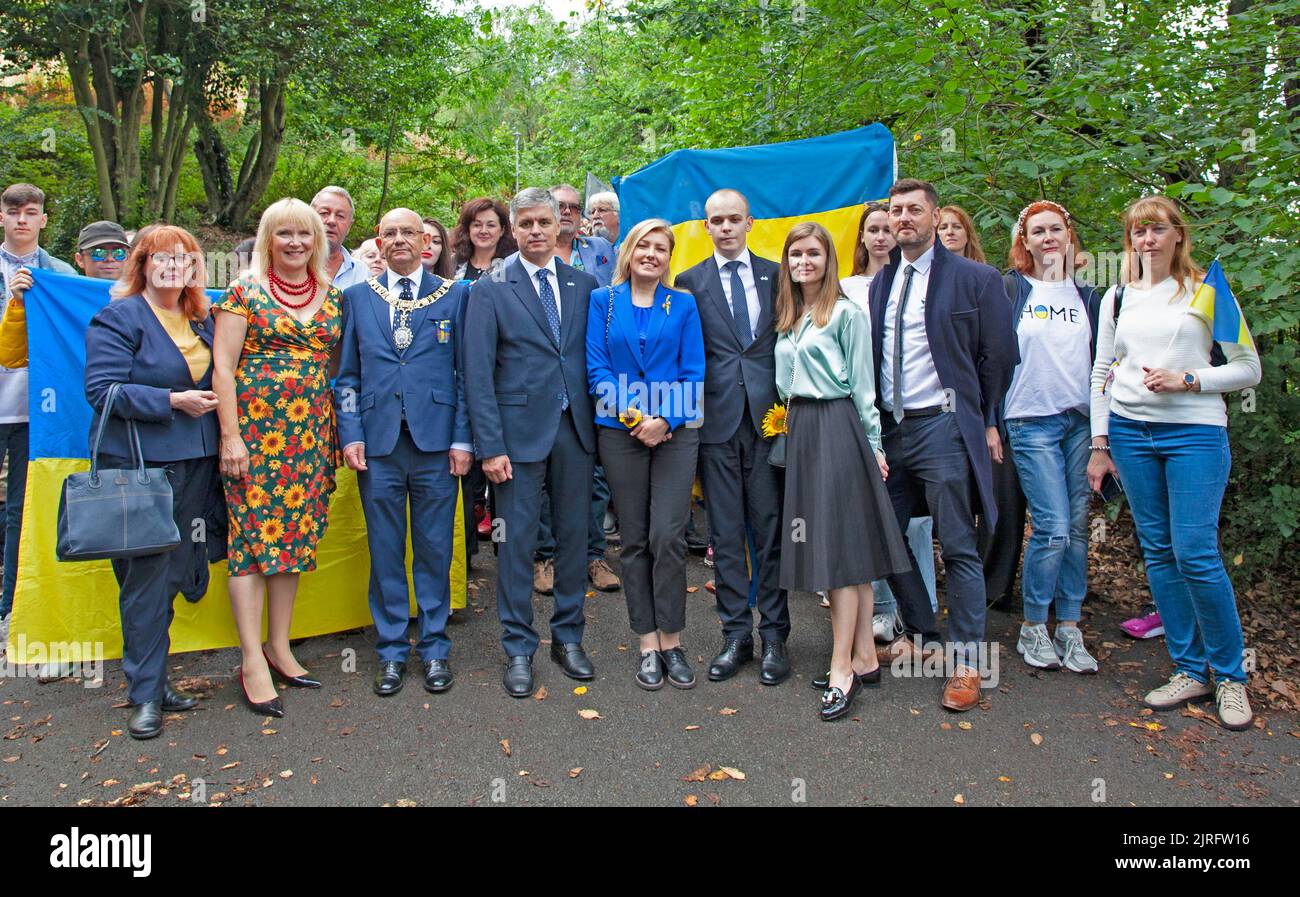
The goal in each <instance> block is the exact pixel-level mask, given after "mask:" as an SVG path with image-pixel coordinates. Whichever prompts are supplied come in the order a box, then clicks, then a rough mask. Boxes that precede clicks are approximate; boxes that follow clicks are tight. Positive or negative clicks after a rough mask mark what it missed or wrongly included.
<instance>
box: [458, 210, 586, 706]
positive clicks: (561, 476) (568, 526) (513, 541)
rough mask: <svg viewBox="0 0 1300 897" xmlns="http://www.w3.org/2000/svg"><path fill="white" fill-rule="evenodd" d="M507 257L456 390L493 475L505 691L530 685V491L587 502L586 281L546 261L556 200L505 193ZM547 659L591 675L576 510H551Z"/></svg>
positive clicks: (478, 313) (489, 284)
mask: <svg viewBox="0 0 1300 897" xmlns="http://www.w3.org/2000/svg"><path fill="white" fill-rule="evenodd" d="M510 225H511V228H512V229H513V232H514V237H515V239H516V241H518V243H519V257H518V258H517V259H515V260H514V261H512V262H510V263H509V264H508V265H505V266H504V267H503V269H502V272H501V275H500V276H499V277H498V276H493V277H482V278H480V279H479V280H478V281H477V282H476V283H475V284H474V287H473V290H472V291H471V293H470V299H469V308H468V310H467V312H466V317H465V359H466V378H467V379H466V396H467V398H468V400H469V415H470V427H471V429H472V431H473V434H474V447H475V451H476V453H477V456H478V457H479V458H480V459H481V460H482V462H483V473H484V474H485V475H486V476H487V478H488V480H489V481H491V483H492V484H493V490H494V493H495V496H496V511H497V516H498V520H497V521H495V523H494V526H496V527H497V528H498V531H499V532H500V533H501V541H500V550H499V552H498V555H497V612H498V613H499V614H500V617H501V625H502V636H501V643H502V647H503V648H504V649H505V652H506V657H507V663H506V670H505V677H504V679H503V682H502V684H503V686H504V687H505V690H506V693H507V694H509V695H510V696H511V697H516V698H526V697H528V696H529V695H530V694H532V692H533V683H534V678H533V664H532V661H533V653H534V652H535V651H536V650H537V646H538V644H539V641H540V640H539V638H538V635H537V632H536V631H535V630H534V629H533V625H532V623H533V602H532V595H533V575H532V573H533V565H532V555H533V548H534V546H536V544H537V538H538V517H539V515H540V513H541V504H542V489H543V486H544V484H546V483H548V482H549V484H550V488H551V490H552V491H551V495H552V499H553V501H554V503H555V506H556V507H557V508H575V507H587V506H588V505H589V504H590V502H591V488H592V466H593V464H594V457H595V451H596V432H595V424H594V422H593V421H594V410H593V407H592V401H591V395H590V393H589V392H588V388H587V359H586V355H587V352H586V342H587V313H586V312H587V305H588V302H589V300H590V297H591V291H592V290H594V289H596V287H597V282H596V278H595V277H593V276H591V275H590V274H586V273H584V272H582V271H578V270H576V269H574V268H572V267H570V266H569V265H566V264H565V263H564V262H562V261H560V260H559V259H557V258H556V255H555V241H556V239H557V238H558V236H559V232H560V227H559V207H558V204H557V203H556V201H555V198H554V197H553V196H552V195H551V194H550V193H548V192H547V191H545V190H540V189H537V188H535V187H529V188H527V189H525V190H522V191H520V193H519V194H518V195H516V196H515V198H514V199H513V200H511V202H510ZM554 524H555V526H554V530H555V541H556V547H555V610H554V613H553V614H552V615H551V659H552V660H554V661H555V662H556V663H558V664H559V665H560V667H561V668H562V669H563V670H564V673H565V675H567V676H569V677H570V678H573V679H579V680H588V679H592V678H594V676H595V671H594V670H593V669H592V665H591V661H590V660H589V659H588V657H587V654H586V652H585V651H584V650H583V648H582V635H583V631H584V627H585V623H586V620H585V619H584V616H583V599H584V597H585V589H586V583H587V575H586V574H587V571H586V564H585V561H586V555H587V515H585V514H558V515H556V519H555V521H554Z"/></svg>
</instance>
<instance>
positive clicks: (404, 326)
mask: <svg viewBox="0 0 1300 897" xmlns="http://www.w3.org/2000/svg"><path fill="white" fill-rule="evenodd" d="M366 283H368V284H370V289H372V290H374V291H375V294H376V295H377V296H379V298H380V299H383V300H384V301H385V302H387V303H388V304H389V305H391V306H392V307H393V311H394V312H395V313H396V315H397V320H396V321H395V322H394V324H395V326H394V327H393V345H395V346H397V351H399V352H405V351H406V350H407V349H408V348H410V346H411V343H412V341H413V340H414V339H415V332H414V331H412V330H411V312H413V311H415V310H416V309H420V308H424V307H425V306H426V305H432V304H433V303H435V302H437V301H438V300H439V299H441V298H442V297H443V296H445V295H447V291H448V290H450V289H451V288H452V285H453V284H454V283H455V281H451V280H448V281H444V282H443V284H442V286H440V287H438V289H436V290H434V291H433V292H432V293H430V294H429V295H427V296H422V297H420V298H419V299H414V298H412V299H402V298H400V297H397V296H394V295H393V294H392V291H391V290H389V289H387V288H386V287H384V285H383V284H381V283H380V282H379V281H378V280H376V279H375V278H373V277H371V278H368V279H367V280H366Z"/></svg>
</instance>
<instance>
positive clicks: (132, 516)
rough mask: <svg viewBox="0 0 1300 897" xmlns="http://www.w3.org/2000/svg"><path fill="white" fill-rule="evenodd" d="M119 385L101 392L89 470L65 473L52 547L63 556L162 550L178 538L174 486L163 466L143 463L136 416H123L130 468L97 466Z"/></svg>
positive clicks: (83, 557) (135, 554)
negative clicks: (100, 408)
mask: <svg viewBox="0 0 1300 897" xmlns="http://www.w3.org/2000/svg"><path fill="white" fill-rule="evenodd" d="M120 389H121V384H120V383H114V384H113V385H112V386H110V387H109V388H108V395H107V396H105V398H104V411H103V413H102V414H101V415H100V417H99V426H98V428H97V429H96V430H95V443H94V445H93V446H92V447H91V450H90V471H89V472H88V473H74V474H69V475H68V477H67V478H66V479H65V480H64V481H63V492H62V494H61V495H60V496H59V536H58V544H57V546H56V548H55V554H56V555H57V557H58V559H59V560H61V561H99V560H104V559H109V558H133V557H143V556H144V555H150V554H162V553H163V552H166V551H171V550H172V549H174V548H175V547H176V546H177V545H179V544H180V542H181V534H180V530H178V529H177V528H176V520H175V517H174V513H173V511H172V487H171V483H170V482H169V481H168V479H167V470H166V469H165V468H162V467H150V468H146V467H145V466H144V452H143V451H142V450H141V448H140V433H139V431H138V430H137V429H136V425H135V421H133V420H127V421H126V429H127V438H128V442H129V443H130V446H131V464H132V467H131V469H129V470H100V469H99V445H100V442H102V441H103V438H104V425H105V423H106V422H107V421H108V418H109V416H110V415H111V414H112V413H113V402H114V400H115V399H116V398H117V394H118V392H119V391H120Z"/></svg>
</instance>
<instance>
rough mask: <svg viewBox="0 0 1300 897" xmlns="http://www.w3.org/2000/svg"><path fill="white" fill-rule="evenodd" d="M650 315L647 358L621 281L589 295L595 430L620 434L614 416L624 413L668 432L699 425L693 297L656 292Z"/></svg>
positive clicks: (700, 345) (700, 380) (700, 358)
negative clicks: (654, 420) (636, 412)
mask: <svg viewBox="0 0 1300 897" xmlns="http://www.w3.org/2000/svg"><path fill="white" fill-rule="evenodd" d="M611 298H612V301H613V303H614V312H613V315H612V316H611V315H610V314H609V303H610V301H611ZM649 312H650V314H651V320H650V325H649V331H648V333H647V337H646V351H645V352H644V353H642V352H641V351H640V348H639V341H638V336H637V324H636V316H635V313H634V311H633V305H632V286H631V284H630V283H629V282H627V281H624V282H623V283H620V284H619V285H618V286H616V287H602V288H600V289H598V290H594V291H592V293H591V299H590V302H589V303H588V318H587V378H588V383H589V385H590V387H591V394H592V395H593V396H595V397H596V423H597V425H599V426H602V427H616V428H619V429H623V427H624V425H623V424H621V423H619V420H618V416H619V414H620V413H621V412H622V411H624V410H626V409H627V408H628V407H629V405H635V406H636V407H637V408H639V409H640V410H641V412H642V413H643V414H646V415H650V416H658V417H662V418H663V419H664V420H666V421H667V422H668V425H669V427H671V428H672V429H674V430H675V429H677V428H678V427H680V426H682V425H683V424H687V423H695V422H698V421H700V420H701V419H702V417H703V409H702V405H703V396H704V333H703V331H702V330H701V327H700V315H699V310H698V309H697V308H696V305H695V297H693V296H692V295H691V294H690V293H684V292H681V291H679V290H670V289H668V288H667V287H665V286H663V285H662V284H660V285H659V286H658V287H657V288H656V290H655V298H654V304H653V305H652V306H651V307H650V309H649ZM607 318H608V319H609V336H608V339H606V335H605V322H606V319H607Z"/></svg>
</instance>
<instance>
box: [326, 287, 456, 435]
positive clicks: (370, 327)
mask: <svg viewBox="0 0 1300 897" xmlns="http://www.w3.org/2000/svg"><path fill="white" fill-rule="evenodd" d="M380 283H383V281H380ZM443 283H444V281H443V280H442V279H441V278H439V277H436V276H435V275H433V274H430V273H428V272H427V271H424V270H423V269H421V278H420V285H419V288H418V289H417V291H416V296H417V297H423V296H427V295H429V294H430V293H432V292H433V291H434V290H436V289H438V288H439V287H441V286H442V284H443ZM467 294H468V288H467V286H466V284H465V283H464V282H461V281H456V282H454V283H453V284H452V287H451V289H450V290H448V292H447V293H446V295H444V296H443V297H442V298H441V299H439V300H438V301H437V302H434V303H433V304H431V305H426V306H425V307H424V308H418V309H416V310H415V311H413V312H411V320H410V328H411V330H412V331H413V333H414V336H413V339H412V342H411V345H410V346H409V347H407V348H406V349H405V350H404V351H400V352H399V351H398V349H397V346H396V344H394V342H393V328H392V324H390V323H389V306H388V303H387V302H385V301H384V300H383V299H381V298H379V294H378V293H376V292H375V291H374V290H372V289H371V288H370V284H369V283H366V282H364V281H363V282H362V283H358V284H356V285H355V286H351V287H348V288H347V289H346V290H344V292H343V338H342V341H341V355H340V359H339V372H338V377H337V378H336V379H335V381H334V403H335V408H336V409H337V411H338V421H339V442H340V444H341V445H343V446H347V445H349V444H351V443H354V442H364V443H365V444H366V455H367V456H373V457H382V456H384V455H389V454H392V451H393V449H394V447H395V446H396V445H397V436H398V434H399V433H400V431H401V426H402V417H403V409H405V417H406V424H407V427H408V428H409V429H410V431H411V440H412V441H413V442H414V443H415V444H416V446H417V447H419V449H420V451H423V452H445V451H447V449H449V448H451V446H452V443H464V444H465V445H470V432H469V412H468V410H467V409H466V406H465V376H464V371H463V370H462V369H461V366H460V358H461V331H462V330H463V328H464V324H465V298H466V295H467Z"/></svg>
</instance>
